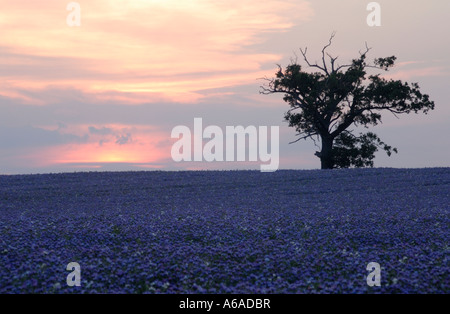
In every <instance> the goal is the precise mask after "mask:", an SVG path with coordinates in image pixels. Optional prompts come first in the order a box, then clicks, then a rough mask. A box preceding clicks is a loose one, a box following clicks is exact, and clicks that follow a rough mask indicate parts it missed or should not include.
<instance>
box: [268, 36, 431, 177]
mask: <svg viewBox="0 0 450 314" xmlns="http://www.w3.org/2000/svg"><path fill="white" fill-rule="evenodd" d="M334 36H335V34H333V35H331V37H330V40H329V42H328V44H327V45H325V46H324V47H323V49H322V61H321V62H320V64H319V63H317V62H316V63H311V62H310V61H309V60H308V58H307V56H306V53H307V48H305V49H304V50H303V49H300V51H301V54H302V56H303V59H304V61H305V62H306V65H307V66H308V67H309V68H313V69H315V71H309V72H306V71H304V70H303V69H302V66H301V65H299V64H298V63H297V60H293V61H291V64H289V65H288V66H287V67H286V69H284V70H283V68H282V67H281V66H280V65H278V71H277V72H276V77H275V78H267V77H266V78H264V80H266V81H267V82H266V84H264V85H263V86H261V93H262V94H274V93H282V94H284V98H283V100H284V101H286V102H287V103H288V104H289V106H290V110H289V111H288V112H286V114H285V116H284V118H285V120H286V121H287V122H289V126H290V127H294V128H295V129H296V131H297V136H298V139H297V140H295V141H294V142H292V143H295V142H298V141H300V140H302V139H308V138H311V139H313V140H314V141H315V139H316V138H317V139H318V140H320V141H321V144H322V147H321V151H320V152H316V154H315V155H316V156H317V157H319V158H320V161H321V166H322V169H332V168H349V167H373V159H374V158H375V152H376V151H378V149H379V148H381V149H383V150H385V151H386V153H387V155H388V156H391V154H392V152H395V153H397V149H396V148H392V147H391V146H389V145H387V144H385V143H384V142H382V141H381V139H380V138H379V137H378V136H377V135H376V134H374V133H372V132H368V133H365V134H362V133H360V134H359V135H358V136H357V135H354V134H353V133H352V131H351V130H349V127H350V126H352V125H353V126H361V125H362V126H364V127H366V128H368V127H369V126H370V125H373V126H375V125H377V124H378V123H379V122H381V114H380V113H381V111H389V112H391V113H393V114H394V115H398V114H403V113H411V112H414V113H418V112H420V111H421V112H424V113H425V114H426V113H427V112H428V111H429V110H433V109H434V102H433V101H431V100H430V99H429V96H428V95H426V94H422V93H421V92H420V89H419V85H418V84H417V83H412V84H408V83H403V82H402V81H399V80H386V79H385V78H382V77H380V74H374V75H368V74H367V72H366V69H369V68H375V69H378V70H385V71H388V70H389V68H390V67H392V66H394V63H395V60H396V59H397V58H396V57H395V56H392V57H386V58H378V59H375V61H374V62H373V63H371V64H369V63H367V61H366V59H367V54H368V53H369V51H370V48H369V47H368V46H367V44H366V49H365V51H364V52H360V56H359V58H357V59H353V60H352V62H351V63H350V64H346V65H338V64H337V63H336V60H337V59H338V58H337V57H333V56H332V55H330V54H329V53H328V52H327V49H328V48H329V47H330V46H331V44H332V40H333V38H334Z"/></svg>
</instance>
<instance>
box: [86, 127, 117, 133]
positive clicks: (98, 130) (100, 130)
mask: <svg viewBox="0 0 450 314" xmlns="http://www.w3.org/2000/svg"><path fill="white" fill-rule="evenodd" d="M89 133H91V134H99V135H110V134H112V133H113V131H112V129H110V128H106V127H101V128H96V127H95V126H90V127H89Z"/></svg>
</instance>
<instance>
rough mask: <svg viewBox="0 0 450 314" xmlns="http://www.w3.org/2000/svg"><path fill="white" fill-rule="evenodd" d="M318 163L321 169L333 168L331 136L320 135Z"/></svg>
mask: <svg viewBox="0 0 450 314" xmlns="http://www.w3.org/2000/svg"><path fill="white" fill-rule="evenodd" d="M320 163H321V166H322V169H333V168H334V160H333V138H332V137H322V151H321V152H320Z"/></svg>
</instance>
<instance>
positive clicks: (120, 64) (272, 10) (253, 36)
mask: <svg viewBox="0 0 450 314" xmlns="http://www.w3.org/2000/svg"><path fill="white" fill-rule="evenodd" d="M66 4H67V3H65V2H61V1H57V0H47V1H40V2H30V1H21V0H19V1H14V2H11V1H3V0H0V6H1V7H2V11H1V12H0V27H1V28H2V45H3V47H2V48H0V57H1V58H0V59H1V60H3V61H1V62H2V63H3V64H2V65H3V67H2V70H1V71H0V76H1V77H2V78H3V79H5V80H6V81H7V82H8V87H6V88H5V87H0V94H2V95H6V96H16V97H18V98H21V99H22V100H23V101H25V102H27V101H28V102H33V98H32V99H29V98H27V97H26V96H25V95H23V94H24V93H23V91H21V89H25V88H26V89H27V90H45V89H46V88H48V87H49V86H53V87H55V86H56V87H59V88H64V87H69V86H70V87H72V88H76V89H79V90H81V91H83V92H85V93H87V94H89V95H91V96H92V95H94V99H97V96H98V98H99V99H100V100H101V101H102V100H105V98H106V99H108V100H111V99H112V100H120V101H122V102H124V103H127V102H130V103H143V102H157V101H161V100H166V101H177V102H195V101H198V100H199V99H202V98H205V97H206V96H205V94H200V93H198V92H197V91H199V90H205V89H212V88H220V87H226V86H234V85H240V84H247V83H248V82H249V81H251V80H254V79H255V78H256V77H259V76H261V75H262V74H263V73H262V70H261V67H262V65H263V64H267V63H271V64H273V63H275V62H276V61H277V60H279V59H280V56H279V55H276V54H270V53H258V52H257V51H254V50H253V49H251V46H252V45H254V44H257V43H260V42H262V41H263V40H264V38H265V34H267V33H271V32H283V31H286V30H288V29H289V28H291V27H292V26H294V25H295V24H298V23H300V22H301V21H304V20H306V19H308V18H310V17H311V16H312V14H313V13H312V9H311V8H310V6H309V4H308V2H307V1H283V2H281V1H275V0H269V1H255V0H246V1H237V0H229V1H211V0H208V1H206V0H191V1H175V0H166V1H156V0H154V1H139V0H136V1H124V0H116V1H106V0H93V1H89V2H88V1H80V5H81V9H82V11H81V14H82V25H81V27H68V26H67V25H66V16H67V15H68V13H69V12H68V11H66V7H65V6H66ZM31 16H32V17H33V19H30V17H31Z"/></svg>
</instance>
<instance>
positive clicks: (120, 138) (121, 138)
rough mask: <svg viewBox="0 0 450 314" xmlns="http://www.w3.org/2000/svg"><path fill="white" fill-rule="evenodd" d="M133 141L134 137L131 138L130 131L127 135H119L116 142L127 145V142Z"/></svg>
mask: <svg viewBox="0 0 450 314" xmlns="http://www.w3.org/2000/svg"><path fill="white" fill-rule="evenodd" d="M131 142H132V139H131V134H130V133H127V134H126V135H120V136H117V140H116V144H119V145H125V144H128V143H131Z"/></svg>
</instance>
